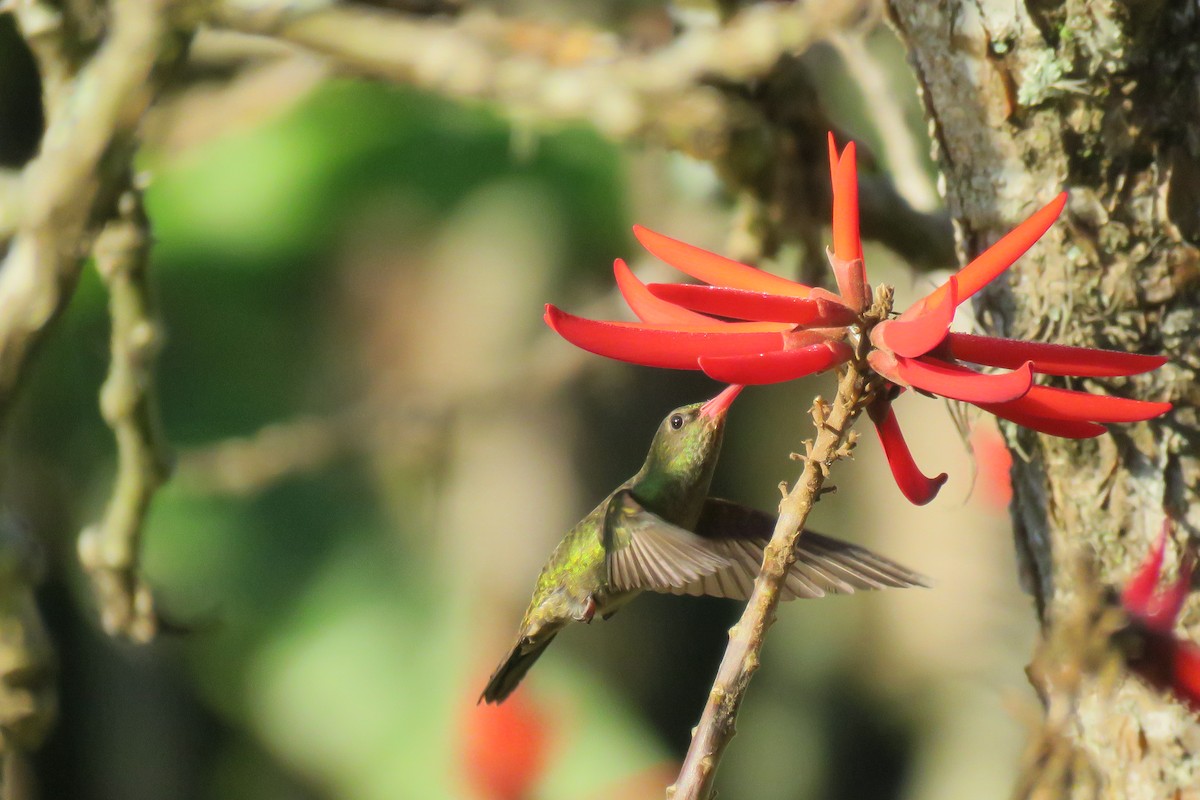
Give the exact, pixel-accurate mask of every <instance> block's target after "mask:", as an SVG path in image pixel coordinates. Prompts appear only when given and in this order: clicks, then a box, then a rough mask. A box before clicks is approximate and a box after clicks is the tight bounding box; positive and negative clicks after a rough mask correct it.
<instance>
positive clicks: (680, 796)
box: [667, 287, 892, 800]
mask: <svg viewBox="0 0 1200 800" xmlns="http://www.w3.org/2000/svg"><path fill="white" fill-rule="evenodd" d="M891 300H892V294H891V290H890V289H889V288H888V287H880V290H879V291H877V292H876V295H875V303H874V305H873V306H872V307H871V309H870V310H869V311H868V312H867V313H866V314H865V315H864V319H866V320H868V321H869V322H871V323H873V322H878V321H879V320H883V319H886V318H887V316H888V314H889V313H890V311H891ZM865 341H866V337H863V339H862V342H864V343H865ZM855 355H856V357H855V358H852V359H851V360H850V361H848V362H847V364H846V367H845V368H844V369H843V370H842V372H841V375H840V377H839V380H838V388H837V394H836V395H835V396H834V399H833V403H832V404H830V403H826V402H825V401H824V400H822V399H821V398H820V397H817V398H816V399H815V400H814V401H813V405H812V412H811V413H812V418H813V423H814V424H815V426H816V430H817V433H816V438H815V439H814V440H812V441H807V442H805V443H804V444H805V453H804V455H798V454H797V455H796V456H795V457H796V458H797V459H798V460H800V461H802V462H803V463H804V469H803V471H802V472H801V473H800V478H799V480H798V481H797V482H796V485H795V486H793V487H792V489H791V491H790V492H788V494H787V496H786V497H784V499H783V501H782V502H781V503H780V505H779V519H778V521H777V522H776V524H775V530H774V533H773V534H772V536H771V541H770V544H768V545H767V549H766V552H765V554H764V557H763V566H762V570H761V571H760V572H759V575H758V578H757V579H756V580H755V582H754V590H753V592H751V594H750V599H749V600H748V601H747V602H746V608H745V610H744V611H743V612H742V616H741V619H739V620H738V623H737V624H736V625H735V626H734V627H733V628H732V629H731V630H730V632H729V644H728V646H727V647H726V649H725V655H724V657H723V658H722V659H721V665H720V667H719V668H718V669H717V676H716V679H715V680H714V681H713V686H712V690H711V691H710V692H709V695H708V702H707V703H706V704H705V706H704V712H703V714H702V716H701V717H700V723H699V724H698V725H697V726H696V729H695V731H694V732H693V734H692V742H691V745H690V746H689V747H688V752H687V755H686V756H685V757H684V761H683V766H682V767H681V768H680V771H679V776H678V778H676V780H675V783H674V784H673V785H672V786H671V787H670V788H669V789H667V797H668V798H670V800H703V799H704V798H708V797H711V796H712V790H713V785H714V780H715V778H716V772H717V767H718V765H719V764H720V762H721V757H722V756H723V755H724V753H725V749H726V747H728V745H729V742H730V740H732V739H733V735H734V733H735V732H736V721H737V714H738V710H739V709H740V708H741V704H742V699H743V698H744V697H745V694H746V690H747V688H748V687H749V685H750V679H751V678H753V677H754V673H755V672H757V671H758V667H759V664H760V658H761V657H760V653H761V651H762V646H763V641H764V639H765V637H766V633H767V629H768V628H770V627H771V625H772V624H773V623H774V622H775V609H776V607H777V606H778V605H779V599H780V590H781V588H782V586H783V582H784V579H785V577H786V575H787V571H788V568H789V566H790V565H791V563H792V561H793V560H794V559H795V552H796V543H797V541H798V540H799V539H800V536H801V535H802V534H803V532H804V525H805V522H806V521H807V520H808V515H809V513H810V512H811V511H812V509H813V506H814V505H815V504H816V502H817V500H818V499H819V498H820V497H821V495H822V494H824V493H825V492H826V491H828V490H829V487H826V485H825V483H826V481H827V480H828V478H829V472H830V468H831V467H832V466H833V464H834V463H835V462H837V461H841V460H843V459H846V458H850V457H851V456H852V454H853V451H854V446H855V442H856V439H857V434H856V433H855V432H854V431H853V430H852V428H853V427H854V423H855V421H856V420H857V419H858V417H859V415H860V414H861V413H862V412H863V411H864V410H865V409H866V408H867V406H869V405H870V404H871V402H872V400H873V398H874V396H875V394H876V393H877V392H878V391H879V390H880V388H881V387H882V381H880V379H879V378H878V377H877V376H875V375H874V374H873V373H872V372H871V370H870V369H869V368H868V367H867V366H866V363H865V361H864V360H863V358H862V357H863V355H864V348H863V347H860V351H859V352H858V353H856V354H855Z"/></svg>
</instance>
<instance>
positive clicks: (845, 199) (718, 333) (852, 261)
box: [546, 134, 1171, 505]
mask: <svg viewBox="0 0 1200 800" xmlns="http://www.w3.org/2000/svg"><path fill="white" fill-rule="evenodd" d="M854 152H855V150H854V143H853V142H851V143H850V144H848V145H847V146H846V148H845V150H844V151H842V152H841V153H840V154H839V153H838V152H837V148H836V146H835V144H834V141H833V136H832V134H831V135H830V137H829V162H830V172H831V177H832V181H833V247H832V248H831V249H829V250H828V257H829V261H830V264H831V266H832V267H833V274H834V278H835V280H836V282H837V293H836V294H834V293H832V292H829V291H826V290H825V289H821V288H814V287H811V286H805V285H804V284H800V283H796V282H794V281H790V280H787V279H785V278H781V277H779V276H777V275H772V274H770V273H768V272H764V271H762V270H759V269H756V268H754V267H751V266H748V265H745V264H740V263H738V262H736V261H733V260H731V259H728V258H724V257H722V256H719V255H716V254H715V253H710V252H708V251H705V250H701V249H700V248H697V247H693V246H691V245H688V244H684V243H683V242H680V241H677V240H675V239H671V238H669V237H667V236H663V235H662V234H659V233H654V232H653V231H649V230H646V229H645V228H642V227H640V226H635V227H634V235H635V236H636V237H637V239H638V241H639V242H641V244H642V246H644V247H645V248H646V249H647V250H649V251H650V252H651V253H652V254H653V255H655V256H657V257H658V258H660V259H662V260H663V261H665V262H666V263H668V264H670V265H671V266H673V267H675V268H676V269H678V270H680V271H681V272H684V273H686V274H688V275H690V276H692V277H693V278H696V279H697V280H700V281H702V282H703V283H704V284H706V285H699V284H651V285H649V286H646V285H644V284H643V283H641V282H640V281H639V280H638V279H637V278H636V277H635V276H634V275H633V273H632V272H631V271H630V269H629V267H627V266H626V264H625V262H624V261H621V260H620V259H618V260H617V261H616V262H615V264H614V265H613V269H614V272H615V274H616V280H617V286H618V288H619V289H620V291H621V294H622V295H623V296H624V298H625V300H626V302H627V303H628V304H629V307H630V308H631V309H632V310H633V313H634V314H635V315H636V316H637V317H638V319H639V320H641V321H640V322H602V321H596V320H588V319H583V318H581V317H576V316H573V315H571V314H568V313H566V312H564V311H561V310H559V309H557V308H555V307H554V306H552V305H548V306H546V322H547V324H549V325H550V327H551V328H553V329H554V330H555V331H557V332H558V333H559V334H560V335H561V336H562V337H563V338H564V339H566V340H567V341H569V342H571V343H573V344H575V345H577V346H578V347H581V348H583V349H585V350H589V351H591V352H593V353H598V354H600V355H603V356H608V357H609V358H615V359H619V360H621V361H627V362H630V363H634V364H642V365H645V366H651V367H667V368H672V369H699V370H703V371H704V373H705V374H706V375H708V376H710V377H712V378H714V379H716V380H719V381H723V382H726V383H740V384H762V383H777V382H780V381H787V380H792V379H794V378H800V377H803V376H805V375H811V374H814V373H817V372H822V371H825V370H828V369H830V368H833V367H836V366H838V365H839V364H842V363H844V362H847V361H850V360H852V359H864V358H865V360H866V362H867V364H868V365H869V366H870V367H871V369H872V370H874V371H875V372H876V373H877V374H878V375H879V376H880V377H881V378H883V379H884V381H885V383H884V387H883V389H882V390H881V391H879V392H878V393H877V397H876V399H875V401H874V402H873V403H872V405H871V406H870V407H869V409H868V414H869V416H870V417H871V420H872V421H873V422H874V423H875V427H876V429H877V431H878V432H879V437H880V440H881V442H882V443H883V447H884V451H885V453H886V455H887V459H888V463H889V465H890V466H891V469H892V474H893V475H894V477H895V479H896V483H897V485H898V486H899V487H900V490H901V491H902V492H903V493H904V495H905V497H907V498H908V499H909V500H910V501H912V502H913V503H916V504H918V505H920V504H924V503H928V502H929V501H930V500H932V499H933V498H934V496H936V494H937V492H938V489H940V488H941V486H942V484H943V483H945V480H946V476H945V475H944V474H942V475H938V476H937V477H935V478H929V477H926V476H925V475H924V474H923V473H922V472H921V470H920V469H919V468H918V467H917V465H916V464H915V462H914V461H913V458H912V455H911V453H910V452H909V449H908V445H907V444H906V443H905V441H904V436H903V434H902V433H901V431H900V426H899V422H898V421H897V419H896V415H895V413H894V411H893V410H892V406H891V404H892V401H893V400H894V399H895V398H896V396H898V395H899V393H900V392H902V391H904V390H905V389H909V388H911V389H915V390H917V391H920V392H922V393H924V394H929V395H936V396H940V397H946V398H949V399H952V400H959V401H962V402H965V403H971V404H972V405H976V406H978V407H979V408H982V409H984V410H985V411H988V412H990V413H992V414H994V415H996V416H997V417H1001V418H1003V419H1007V420H1010V421H1012V422H1015V423H1017V424H1019V425H1023V426H1025V427H1027V428H1031V429H1033V430H1036V431H1040V432H1042V433H1047V434H1051V435H1054V436H1062V437H1066V438H1076V439H1081V438H1088V437H1092V436H1098V435H1100V434H1102V433H1104V432H1105V430H1106V429H1105V428H1104V426H1103V424H1102V423H1115V422H1134V421H1140V420H1147V419H1151V418H1153V417H1157V416H1159V415H1160V414H1163V413H1165V412H1166V411H1168V410H1170V408H1171V405H1170V404H1169V403H1151V402H1145V401H1141V400H1133V399H1127V398H1122V397H1111V396H1107V395H1095V394H1090V393H1088V392H1082V391H1073V390H1068V389H1059V388H1054V387H1050V386H1042V385H1038V384H1036V383H1035V382H1034V376H1035V375H1039V374H1040V375H1060V376H1076V377H1082V378H1088V377H1115V376H1127V375H1136V374H1138V373H1142V372H1147V371H1149V370H1152V369H1155V368H1156V367H1159V366H1161V365H1162V364H1164V363H1165V362H1166V359H1165V358H1162V357H1160V356H1149V355H1139V354H1133V353H1121V352H1115V351H1111V350H1097V349H1092V348H1084V347H1067V346H1063V345H1056V344H1044V343H1038V342H1026V341H1020V340H1014V339H1000V338H995V337H989V336H974V335H970V334H964V333H952V332H950V323H951V321H952V320H953V318H954V312H955V309H957V307H958V306H959V305H960V304H961V303H963V302H964V301H966V300H967V299H969V298H970V297H972V296H973V295H975V294H976V293H977V292H979V291H980V290H981V289H983V288H984V287H985V286H987V285H988V284H989V283H991V282H992V281H993V280H995V279H996V278H997V277H999V276H1000V275H1001V274H1002V273H1003V272H1004V270H1006V269H1008V267H1010V266H1011V265H1012V264H1013V263H1014V262H1015V261H1016V260H1017V259H1018V258H1020V256H1021V255H1022V254H1024V253H1025V251H1026V250H1028V249H1029V248H1030V247H1031V246H1032V245H1033V243H1034V242H1036V241H1037V240H1038V239H1039V238H1041V236H1042V234H1044V233H1045V232H1046V231H1047V230H1048V229H1049V227H1050V225H1051V224H1053V222H1054V220H1055V219H1057V217H1058V215H1059V214H1060V213H1061V212H1062V210H1063V207H1064V206H1065V205H1066V199H1067V196H1066V194H1065V193H1063V194H1060V195H1058V197H1056V198H1055V199H1054V200H1052V201H1051V202H1050V203H1048V204H1047V205H1045V206H1044V207H1042V208H1041V209H1040V210H1038V211H1037V212H1035V213H1034V214H1033V215H1032V216H1031V217H1029V219H1027V220H1025V221H1024V222H1022V223H1021V224H1020V225H1018V226H1017V227H1016V228H1015V229H1013V230H1012V231H1011V232H1009V233H1008V234H1007V235H1006V236H1004V237H1003V238H1002V239H1000V241H998V242H996V244H994V245H993V246H992V247H990V248H988V249H987V250H986V251H985V252H983V253H982V254H981V255H980V256H979V257H978V258H976V259H975V260H974V261H972V262H971V263H970V264H967V265H966V266H965V267H963V268H962V269H961V270H959V271H958V273H957V274H955V275H954V276H952V277H951V278H950V279H949V280H948V281H946V283H944V284H943V285H941V286H939V287H938V288H937V289H935V290H934V291H933V292H931V293H930V294H929V295H927V296H926V297H924V298H922V299H921V300H919V301H917V302H916V303H915V304H914V305H913V306H912V307H911V308H909V309H908V310H906V311H904V312H903V313H902V314H900V315H899V316H898V317H896V318H895V319H886V320H882V321H879V322H878V323H877V324H876V323H875V321H874V320H873V319H871V318H870V316H869V315H867V313H866V312H867V311H868V310H869V306H870V304H871V299H872V293H871V287H870V285H869V284H868V283H867V278H866V271H865V269H864V266H863V253H862V242H861V240H860V238H859V230H858V174H857V169H856V166H855V160H854ZM864 338H865V339H866V341H864ZM981 367H985V368H989V370H990V371H987V372H984V371H981V369H980V368H981Z"/></svg>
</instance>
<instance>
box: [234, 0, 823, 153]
mask: <svg viewBox="0 0 1200 800" xmlns="http://www.w3.org/2000/svg"><path fill="white" fill-rule="evenodd" d="M842 11H843V9H841V8H840V4H834V8H833V10H831V9H830V8H829V7H826V6H822V5H820V4H817V5H812V4H770V5H764V6H760V7H754V8H749V9H746V10H745V11H744V12H743V13H741V14H739V15H738V16H737V17H736V18H735V19H734V20H732V21H731V22H730V24H728V25H726V26H725V27H723V28H721V29H720V30H716V31H714V30H692V31H688V32H687V33H685V34H683V35H681V36H680V37H679V38H677V39H676V40H675V41H674V42H672V43H671V44H669V45H667V46H665V47H662V48H659V49H657V50H654V51H652V52H650V53H641V52H636V51H632V50H624V49H622V48H621V47H620V46H619V44H618V43H617V41H616V40H615V38H614V37H613V36H612V34H610V33H607V32H604V31H599V30H596V29H592V28H588V27H585V26H579V25H577V26H572V27H570V28H561V27H560V28H555V29H551V28H550V27H549V26H547V25H544V24H539V23H533V22H530V21H523V20H505V19H502V18H500V17H497V16H496V15H495V14H493V13H491V12H489V11H480V10H472V11H468V12H465V13H464V14H462V15H461V16H460V17H458V18H457V19H454V20H444V19H413V18H411V17H407V16H403V15H398V14H388V13H383V12H379V11H375V10H372V9H365V8H361V7H356V6H352V5H341V4H339V5H318V6H316V7H315V8H314V7H313V6H311V5H309V6H307V7H304V6H301V5H300V4H297V3H294V2H291V0H274V2H266V3H263V2H257V0H255V2H250V1H249V0H223V2H217V3H214V5H213V7H212V14H211V17H212V20H213V21H214V22H215V23H217V24H219V25H222V26H225V27H229V28H233V29H236V30H240V31H244V32H247V33H258V34H263V35H270V36H277V37H279V38H281V39H285V40H287V41H290V42H293V43H295V44H298V45H300V46H302V47H305V48H308V49H310V50H313V51H316V52H318V53H322V54H324V55H326V56H328V57H330V58H332V59H334V60H336V61H337V62H338V63H340V64H342V65H343V66H345V67H348V68H350V69H353V70H355V71H358V72H362V73H365V74H368V75H373V76H377V77H382V78H385V79H388V80H391V81H397V82H400V83H405V84H411V85H414V86H418V87H421V88H423V89H427V90H430V91H434V92H438V93H441V94H444V95H446V96H449V97H456V98H469V99H477V100H488V101H493V102H496V103H498V104H501V105H502V106H503V107H504V108H505V110H506V112H508V113H513V114H515V115H518V116H520V115H532V116H535V117H537V118H540V119H544V120H551V121H553V120H572V121H573V120H584V121H588V122H591V123H592V124H593V125H595V126H596V128H597V129H599V130H600V131H601V132H603V133H605V134H606V135H609V136H611V137H613V138H617V139H627V138H635V137H636V138H648V139H652V140H657V141H665V142H668V143H670V144H672V145H674V146H676V147H679V148H680V149H683V150H685V151H686V152H689V153H692V154H696V155H705V154H708V155H709V157H711V153H713V152H719V151H720V150H721V149H722V148H723V147H724V146H726V141H725V140H726V137H727V134H728V128H729V125H730V122H729V119H728V114H727V113H726V111H727V109H726V104H725V101H724V98H723V96H722V93H721V92H720V91H719V90H718V89H716V88H713V87H712V86H709V85H705V83H704V81H703V80H702V79H710V78H720V79H723V80H727V81H745V80H749V79H751V78H755V77H758V76H761V75H765V74H766V73H767V72H768V71H769V70H770V69H771V67H772V66H773V65H774V64H775V62H776V60H777V59H778V58H779V56H780V55H781V54H783V53H786V52H792V51H798V50H803V49H804V48H806V47H807V46H808V45H809V44H810V43H811V42H813V41H815V40H816V39H817V38H819V37H820V36H822V35H823V34H824V32H825V31H827V30H829V29H830V28H831V27H833V26H835V25H836V24H837V22H838V20H837V16H838V14H839V13H841V12H842Z"/></svg>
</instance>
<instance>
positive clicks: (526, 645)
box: [479, 385, 928, 703]
mask: <svg viewBox="0 0 1200 800" xmlns="http://www.w3.org/2000/svg"><path fill="white" fill-rule="evenodd" d="M741 390H742V387H741V386H737V385H733V386H730V387H729V388H727V389H725V390H724V391H723V392H721V393H720V394H718V395H717V396H716V397H714V398H712V399H711V400H709V401H708V402H705V403H695V404H693V405H688V406H683V407H682V408H677V409H675V410H674V411H672V412H671V413H670V414H668V415H667V417H666V418H665V419H664V420H663V421H662V424H660V425H659V426H658V431H657V432H656V433H655V434H654V441H653V442H651V444H650V452H649V454H648V455H647V456H646V462H645V463H644V464H642V468H641V469H640V470H638V473H637V474H636V475H634V476H633V477H632V478H630V479H629V480H627V481H625V482H624V483H622V484H621V485H620V486H618V487H617V488H616V490H615V491H613V493H612V494H610V495H609V496H608V497H606V498H604V500H603V501H602V502H601V503H600V505H598V506H596V508H594V509H593V510H592V512H591V513H590V514H588V515H587V516H586V517H584V518H583V520H581V521H580V522H579V523H577V524H576V525H575V527H573V528H571V530H570V531H568V532H567V535H566V536H565V537H563V540H562V541H561V542H559V544H558V546H557V547H556V548H554V552H553V553H551V555H550V559H549V560H548V561H547V562H546V565H545V566H544V567H542V572H541V574H540V575H539V576H538V580H537V586H536V587H535V588H534V590H533V599H532V600H531V601H530V603H529V609H528V610H527V611H526V612H525V617H524V618H523V619H522V620H521V628H520V630H519V631H518V634H517V641H516V643H515V644H514V645H513V647H512V650H511V651H510V652H509V653H508V655H507V656H505V658H504V660H503V661H501V662H500V665H499V666H498V667H496V671H495V672H494V673H492V677H491V679H490V680H489V681H488V684H487V687H486V688H485V689H484V690H483V694H482V695H481V696H480V698H479V699H480V702H485V701H486V702H488V703H500V702H503V701H504V699H505V698H506V697H508V696H509V694H511V693H512V691H513V690H514V689H516V688H517V684H518V683H520V682H521V679H522V678H523V677H525V673H526V672H528V671H529V668H530V667H531V666H533V663H534V662H535V661H537V659H538V657H539V656H541V654H542V653H543V652H544V651H545V650H546V648H547V647H548V646H549V645H550V642H551V641H553V640H554V637H555V636H556V635H558V632H559V631H561V630H562V629H563V628H564V627H565V626H566V625H568V624H570V623H571V622H591V621H592V618H593V617H594V616H595V615H596V614H600V616H601V617H602V618H603V619H608V618H609V617H611V616H612V615H613V614H614V613H616V611H617V610H618V609H619V608H620V607H621V606H622V605H624V604H625V603H627V602H629V601H630V600H631V599H633V597H634V596H636V595H637V594H638V593H639V592H642V591H654V592H668V593H670V594H685V595H693V596H699V595H709V596H711V597H728V598H732V599H736V600H746V599H748V598H749V596H750V591H751V589H752V588H753V585H754V580H755V578H756V577H757V576H758V572H759V569H760V567H761V565H762V560H763V550H764V549H765V548H766V545H767V541H768V540H769V539H770V538H771V533H772V531H773V530H774V527H775V517H774V516H772V515H770V514H767V513H765V512H762V511H758V510H756V509H753V508H747V507H746V506H742V505H738V504H737V503H733V502H730V501H728V500H720V499H717V498H714V497H709V496H708V490H709V485H710V484H711V482H712V477H713V472H714V471H715V470H716V466H717V457H718V455H719V454H720V450H721V440H722V438H723V436H724V432H725V418H726V414H727V412H728V411H729V406H730V404H731V403H732V402H733V400H734V398H735V397H737V395H738V393H739V392H740V391H741ZM911 586H928V583H927V582H926V579H925V578H924V577H923V576H922V575H919V574H918V573H916V572H913V571H912V570H909V569H907V568H905V567H902V566H900V565H899V564H897V563H895V562H894V561H891V560H889V559H887V558H884V557H883V556H880V555H877V554H875V553H872V552H871V551H869V550H866V549H864V548H862V547H858V546H856V545H852V544H849V543H848V542H843V541H840V540H838V539H833V538H831V537H828V536H822V535H820V534H818V533H813V532H811V531H807V530H806V531H805V532H804V534H803V535H802V536H801V537H800V541H799V543H798V544H797V545H796V560H795V563H794V564H793V565H792V567H791V569H790V571H789V572H788V574H787V578H786V580H785V584H784V588H783V593H782V599H784V600H790V599H793V598H797V597H824V596H825V594H826V593H830V592H831V593H838V594H841V593H844V594H851V593H853V592H855V591H857V590H860V589H861V590H871V589H882V588H885V587H901V588H906V587H911Z"/></svg>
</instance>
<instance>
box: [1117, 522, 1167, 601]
mask: <svg viewBox="0 0 1200 800" xmlns="http://www.w3.org/2000/svg"><path fill="white" fill-rule="evenodd" d="M1170 534H1171V520H1170V519H1164V520H1163V525H1162V530H1161V531H1160V532H1159V534H1158V541H1156V542H1155V543H1154V547H1153V548H1151V550H1150V552H1149V554H1147V556H1146V558H1145V560H1144V561H1142V565H1141V566H1140V567H1138V569H1137V572H1135V573H1134V574H1133V577H1132V578H1130V579H1129V583H1127V584H1125V589H1124V590H1123V591H1122V592H1121V605H1123V606H1124V607H1125V610H1126V611H1128V612H1129V613H1130V614H1132V615H1133V616H1136V617H1143V616H1145V615H1146V611H1147V609H1148V608H1149V605H1150V601H1151V600H1152V599H1153V597H1154V590H1155V589H1156V588H1157V587H1158V579H1159V576H1160V575H1162V565H1163V554H1164V553H1165V552H1166V549H1167V537H1168V536H1170Z"/></svg>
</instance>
